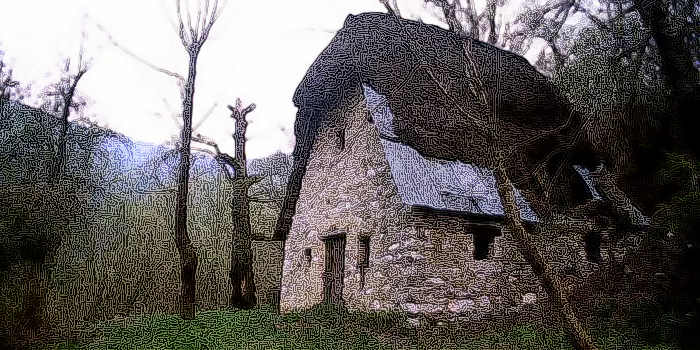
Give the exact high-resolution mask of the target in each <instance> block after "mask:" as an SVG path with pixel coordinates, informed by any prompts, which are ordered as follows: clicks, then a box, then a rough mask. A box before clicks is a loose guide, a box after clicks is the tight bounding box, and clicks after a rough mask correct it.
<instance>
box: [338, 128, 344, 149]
mask: <svg viewBox="0 0 700 350" xmlns="http://www.w3.org/2000/svg"><path fill="white" fill-rule="evenodd" d="M336 132H337V135H338V149H339V150H341V151H342V150H344V149H345V128H344V127H343V128H338V130H337V131H336Z"/></svg>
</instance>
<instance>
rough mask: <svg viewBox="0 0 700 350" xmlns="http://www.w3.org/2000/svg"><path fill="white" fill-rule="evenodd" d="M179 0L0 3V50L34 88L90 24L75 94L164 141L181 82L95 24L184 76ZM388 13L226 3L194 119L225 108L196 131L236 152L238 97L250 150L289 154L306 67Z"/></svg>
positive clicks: (317, 1) (348, 5)
mask: <svg viewBox="0 0 700 350" xmlns="http://www.w3.org/2000/svg"><path fill="white" fill-rule="evenodd" d="M193 2H194V1H193ZM512 2H516V3H517V2H518V1H512ZM173 4H174V0H173V1H163V0H120V1H108V0H61V1H57V0H0V50H2V51H5V60H6V61H8V63H9V64H10V65H11V66H12V67H13V68H14V73H15V77H16V78H17V79H18V80H20V81H21V82H24V83H32V84H33V86H34V88H33V90H32V91H33V93H35V94H36V93H37V92H38V91H39V90H40V89H41V88H42V87H43V86H45V85H46V84H47V82H49V81H51V79H55V77H56V74H57V72H58V71H59V67H60V63H61V62H62V60H63V59H64V58H65V57H67V56H72V57H76V56H77V52H78V50H79V45H80V41H81V32H82V31H83V30H84V31H85V32H86V33H87V40H86V50H87V54H88V55H89V56H91V57H92V58H93V64H92V67H91V69H90V70H89V72H88V73H87V74H86V75H85V77H84V78H83V80H81V82H80V85H79V90H80V91H81V92H82V93H83V94H84V95H86V96H88V97H89V98H90V99H91V100H92V102H93V103H92V104H91V106H90V107H89V110H88V112H89V114H94V115H95V116H96V117H95V120H96V121H97V122H98V123H99V124H101V125H104V126H108V127H110V128H112V129H114V130H117V131H119V132H122V133H124V134H126V135H127V136H129V137H131V138H133V139H135V140H139V141H146V142H152V143H161V142H164V141H167V140H169V139H170V138H171V137H172V135H174V134H176V133H177V126H176V125H175V123H174V122H173V120H172V119H171V118H170V117H168V113H171V112H169V109H168V107H167V105H168V104H169V105H170V108H172V109H174V110H177V109H179V108H181V107H180V105H179V97H178V88H177V86H176V84H175V81H174V80H173V79H172V78H170V77H168V76H165V75H163V74H162V73H158V72H155V71H153V70H151V69H150V68H148V67H146V66H144V65H142V64H141V63H138V62H137V61H135V60H134V59H133V58H131V57H129V56H127V55H125V54H124V53H123V52H122V51H120V50H119V49H117V48H115V47H114V46H113V45H112V44H111V43H110V42H109V41H108V40H107V38H106V36H105V35H104V34H103V33H102V32H101V31H99V30H98V29H97V27H96V23H99V24H101V25H102V26H104V27H105V28H106V29H107V30H108V31H109V32H110V33H111V34H112V36H113V37H114V38H115V39H116V40H117V41H119V42H120V43H121V44H122V45H124V46H126V47H128V48H129V49H131V50H132V51H134V52H135V53H137V54H138V55H140V56H141V57H143V58H144V59H147V60H148V61H151V62H153V63H155V64H157V65H159V66H161V67H163V68H167V69H169V70H174V71H177V72H179V73H180V74H181V75H183V76H186V75H187V74H186V73H187V55H186V53H185V51H184V50H183V48H182V46H181V44H180V41H179V38H178V37H177V35H176V33H175V31H174V29H173V26H172V24H171V21H173V20H174V19H175V11H174V5H173ZM399 5H400V7H401V8H402V11H403V12H404V13H403V14H404V16H406V15H408V16H411V14H418V13H420V15H421V17H422V18H423V20H424V21H425V22H428V23H437V22H438V21H439V20H438V19H437V18H434V17H432V16H430V15H429V14H428V13H427V12H429V11H426V10H425V9H423V8H422V1H421V0H399ZM383 10H384V9H383V7H382V6H381V4H380V3H379V2H378V1H377V0H304V1H289V0H272V1H259V0H230V1H229V2H228V6H227V7H226V8H225V10H224V12H223V14H222V16H221V18H220V19H219V21H218V22H217V23H216V25H215V26H214V29H213V30H212V33H211V35H210V38H209V40H208V41H207V43H206V44H205V46H204V48H203V50H202V53H201V55H200V57H199V63H198V75H197V80H196V96H195V109H194V118H193V119H194V121H193V122H194V123H195V124H196V123H197V122H198V120H199V118H200V116H201V115H202V114H204V113H205V111H206V110H207V109H208V108H209V107H210V106H211V105H212V104H213V103H214V102H218V103H219V106H218V107H217V109H216V110H215V112H214V114H213V115H212V116H211V117H210V118H209V119H208V120H207V121H206V122H205V123H204V124H203V125H202V126H201V127H200V128H199V130H197V132H200V133H201V134H203V135H207V136H209V137H211V138H213V139H214V140H216V141H217V142H218V143H219V145H221V146H222V147H223V148H224V149H225V150H228V151H229V152H232V151H233V143H232V140H231V136H230V135H231V133H232V131H233V123H232V122H231V119H230V118H229V117H228V115H229V113H228V110H227V109H226V104H233V102H234V101H235V98H236V97H240V98H241V99H242V100H243V102H244V103H246V104H247V103H251V102H254V103H255V104H256V105H257V109H256V110H255V112H253V113H252V114H250V115H249V120H250V121H251V123H250V127H249V129H248V139H249V148H248V151H247V153H248V156H249V157H252V158H257V157H262V156H265V155H268V154H271V153H273V152H275V151H283V152H291V149H292V147H293V142H294V139H293V135H292V130H293V128H292V125H293V122H294V117H295V113H296V108H295V107H294V106H293V104H292V101H291V100H292V95H293V93H294V89H295V88H296V86H297V84H298V83H299V82H300V81H301V78H302V77H303V75H304V73H305V72H306V70H307V68H308V67H309V65H310V64H311V63H312V62H313V60H314V59H315V58H316V56H317V55H318V54H319V53H320V52H321V50H322V49H323V48H324V47H325V46H326V45H327V44H328V42H329V41H330V40H331V38H332V37H333V35H334V32H335V31H336V30H338V29H339V28H340V27H341V26H342V24H343V21H344V19H345V17H346V16H347V15H348V14H351V13H352V14H357V13H361V12H367V11H383ZM163 99H165V100H166V101H167V104H166V103H165V102H164V101H163ZM158 113H160V115H159V114H158ZM281 128H286V130H287V131H286V132H283V131H282V130H281Z"/></svg>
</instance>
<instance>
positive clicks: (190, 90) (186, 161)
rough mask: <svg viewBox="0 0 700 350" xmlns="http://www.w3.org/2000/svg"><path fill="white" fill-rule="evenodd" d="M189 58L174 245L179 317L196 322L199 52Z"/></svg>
mask: <svg viewBox="0 0 700 350" xmlns="http://www.w3.org/2000/svg"><path fill="white" fill-rule="evenodd" d="M188 53H189V56H190V62H189V72H188V76H187V84H186V85H185V98H184V100H183V108H182V119H183V125H182V133H181V135H180V164H179V167H178V173H177V199H176V204H175V244H176V246H177V250H178V253H179V254H180V269H181V270H180V283H181V285H180V288H181V289H180V316H181V317H182V318H183V319H189V320H191V319H194V316H195V303H196V298H195V292H196V284H197V279H196V275H197V251H196V250H195V248H194V246H193V245H192V242H191V241H190V237H189V235H188V233H187V198H188V192H189V179H190V143H191V141H192V103H193V101H194V81H195V77H196V75H197V56H198V54H199V51H198V50H188Z"/></svg>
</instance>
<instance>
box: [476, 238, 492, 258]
mask: <svg viewBox="0 0 700 350" xmlns="http://www.w3.org/2000/svg"><path fill="white" fill-rule="evenodd" d="M473 237H474V260H485V259H488V258H489V250H490V245H491V242H493V235H490V234H487V233H474V234H473Z"/></svg>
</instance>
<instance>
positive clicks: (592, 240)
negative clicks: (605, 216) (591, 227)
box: [586, 232, 603, 263]
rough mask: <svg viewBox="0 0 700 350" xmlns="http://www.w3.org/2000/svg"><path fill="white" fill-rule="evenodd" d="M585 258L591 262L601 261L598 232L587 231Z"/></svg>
mask: <svg viewBox="0 0 700 350" xmlns="http://www.w3.org/2000/svg"><path fill="white" fill-rule="evenodd" d="M586 259H588V261H591V262H595V263H598V262H601V261H602V260H603V258H602V257H601V256H600V233H599V232H589V233H588V234H587V235H586Z"/></svg>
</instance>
